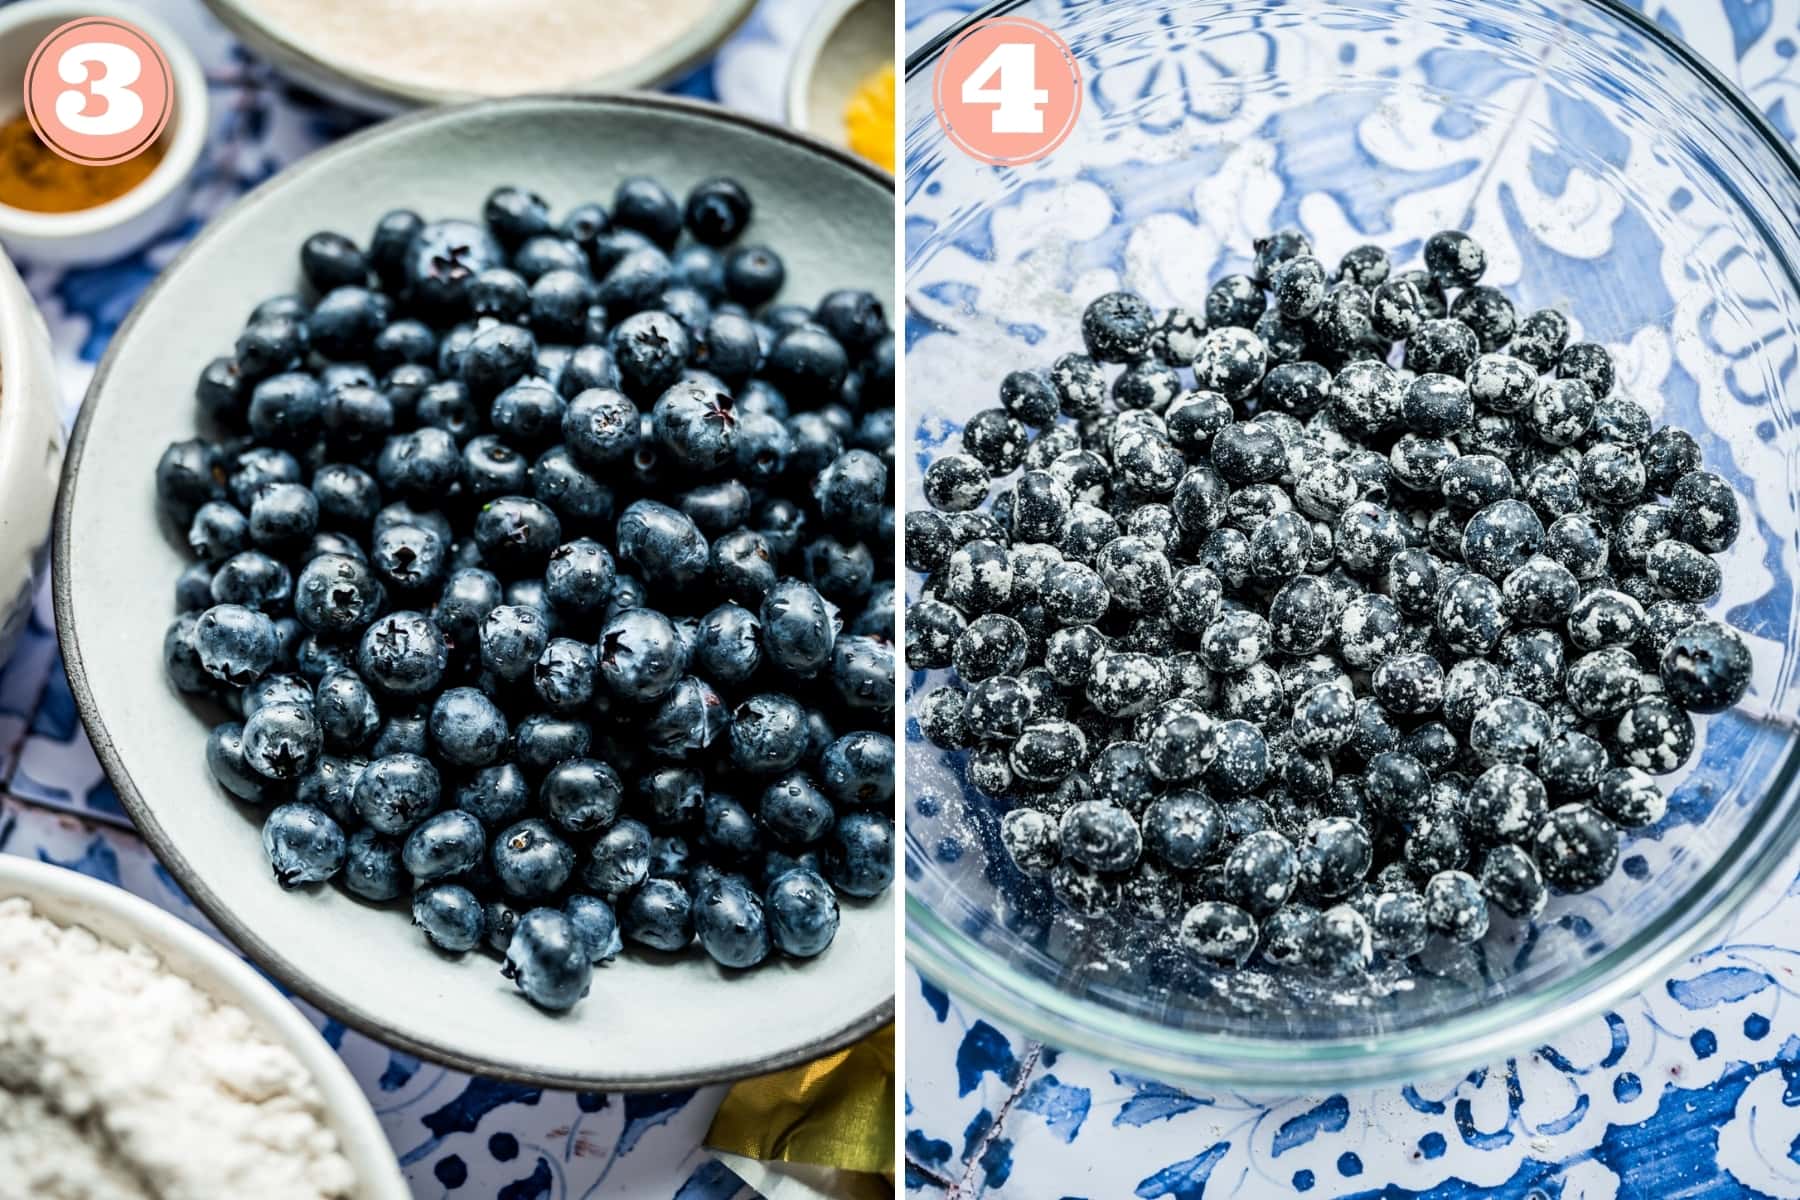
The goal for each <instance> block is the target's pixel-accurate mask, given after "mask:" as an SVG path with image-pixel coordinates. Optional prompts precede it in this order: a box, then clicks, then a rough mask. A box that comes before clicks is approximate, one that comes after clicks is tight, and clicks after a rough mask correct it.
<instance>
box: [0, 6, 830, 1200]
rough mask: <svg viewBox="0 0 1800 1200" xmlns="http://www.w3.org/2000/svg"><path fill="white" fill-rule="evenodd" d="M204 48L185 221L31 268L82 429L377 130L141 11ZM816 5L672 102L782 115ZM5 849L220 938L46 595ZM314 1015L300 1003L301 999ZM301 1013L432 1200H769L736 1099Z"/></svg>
mask: <svg viewBox="0 0 1800 1200" xmlns="http://www.w3.org/2000/svg"><path fill="white" fill-rule="evenodd" d="M145 3H146V4H147V5H148V6H149V7H151V8H153V9H155V10H156V11H157V13H158V15H159V16H161V17H163V18H164V20H166V21H167V22H168V23H169V24H170V25H171V26H172V27H173V28H174V29H175V30H176V32H177V33H178V34H180V35H181V36H182V38H183V39H184V40H186V41H187V43H188V44H189V45H190V46H191V47H192V48H193V49H194V50H195V52H196V53H197V54H198V55H199V56H200V59H201V62H202V64H203V65H204V67H205V69H206V75H207V81H208V85H209V89H210V93H211V101H212V110H213V118H214V126H213V129H212V131H211V136H210V138H209V140H208V144H207V148H206V152H205V155H204V157H203V159H202V162H201V166H200V168H199V171H198V174H197V177H196V180H195V186H194V190H193V195H192V201H191V204H190V205H189V210H188V212H187V213H186V214H184V215H183V216H182V217H181V218H180V219H179V220H178V221H177V222H176V223H175V225H174V226H173V227H172V228H170V229H168V230H165V231H163V233H162V234H161V235H159V236H158V237H157V238H155V239H153V240H152V241H151V242H150V243H149V244H148V245H146V246H145V247H143V248H142V249H140V250H138V251H136V252H135V253H133V254H131V255H129V256H127V257H125V258H123V259H120V260H118V261H116V262H111V263H105V264H101V265H98V266H92V267H84V268H79V269H74V270H56V269H52V268H48V267H41V266H35V265H34V264H32V263H30V262H21V263H19V268H20V271H21V273H22V274H23V275H24V277H25V280H26V283H27V285H28V286H29V287H30V289H31V291H32V294H33V296H34V297H35V299H36V300H37V302H38V305H39V307H40V309H41V310H42V311H43V313H44V317H45V320H46V321H47V322H48V324H49V327H50V332H51V338H52V341H53V343H54V345H55V347H56V351H57V355H58V358H59V373H60V378H61V382H62V385H63V386H62V397H63V401H64V418H65V420H66V421H71V422H72V421H73V419H74V414H75V409H76V406H77V405H78V404H79V402H80V398H81V396H82V394H83V392H84V391H85V389H86V387H87V382H88V378H89V376H90V374H91V373H92V370H93V366H94V364H95V363H96V362H97V361H98V360H99V358H100V356H101V354H102V353H104V351H105V349H106V344H107V341H108V339H109V338H110V337H111V336H112V333H113V332H114V330H116V329H117V328H118V326H119V323H120V322H121V321H122V320H123V319H124V317H125V315H126V313H128V312H129V311H130V309H131V306H132V305H133V304H134V303H135V302H136V300H137V298H138V296H139V294H140V293H141V292H142V291H143V289H144V288H145V287H146V286H147V285H148V284H149V283H150V281H151V280H152V279H153V278H154V277H155V275H156V273H157V272H158V271H159V270H160V269H161V268H162V266H163V265H164V264H166V263H167V262H168V261H169V260H170V259H171V258H173V257H174V255H175V254H176V253H177V252H179V250H180V249H181V247H182V246H183V245H184V244H186V242H187V241H188V240H189V239H190V238H192V237H193V235H194V234H195V232H197V231H198V229H199V228H200V226H201V225H202V224H203V223H204V222H205V221H206V219H207V218H208V217H210V216H211V215H212V214H214V213H216V212H217V211H219V210H220V209H221V208H223V207H224V206H225V205H227V204H229V203H230V202H231V201H232V200H234V199H236V198H237V197H238V196H239V195H241V194H243V193H244V192H245V191H247V190H248V189H250V188H252V187H254V186H256V185H257V184H259V183H261V182H262V181H263V180H265V179H267V178H269V177H270V176H271V175H273V174H274V173H275V172H276V171H278V170H280V169H281V168H282V167H283V166H284V165H285V164H287V163H290V162H292V161H294V160H295V159H297V158H299V157H301V156H302V155H305V154H306V153H308V152H310V151H312V150H314V149H316V148H318V147H319V146H321V145H323V144H325V143H326V142H329V141H331V140H332V139H334V138H337V137H341V136H343V135H344V134H346V133H349V132H352V131H353V130H355V129H357V128H360V127H361V126H362V125H363V123H364V120H365V119H364V118H362V117H360V116H357V115H355V114H352V113H349V112H346V111H344V110H342V109H339V108H336V107H334V106H332V105H330V104H327V103H325V102H323V101H321V100H319V99H317V98H316V97H313V96H311V95H308V94H306V93H304V92H301V91H299V90H298V89H295V88H293V87H290V86H288V85H286V84H284V83H283V82H282V81H281V80H280V79H279V78H278V77H276V76H275V75H274V74H273V73H271V72H270V71H269V69H268V68H267V67H265V66H264V65H263V64H261V63H260V62H258V61H256V60H255V59H253V58H251V57H250V56H249V55H248V54H246V53H245V52H244V50H243V49H242V48H241V47H240V46H238V45H237V44H236V43H235V42H234V41H233V40H232V39H231V38H230V37H229V36H228V35H227V34H226V33H225V32H224V30H223V29H222V28H220V27H219V26H218V25H217V24H216V23H215V22H214V21H213V20H212V19H211V18H210V17H209V16H208V15H207V13H206V11H205V9H204V8H203V7H202V6H201V4H200V3H199V2H198V0H145ZM817 6H818V0H763V2H762V3H760V4H759V5H758V6H757V8H756V10H755V11H754V12H753V13H752V15H751V16H750V18H749V20H748V21H746V22H745V24H744V25H743V27H742V28H740V29H739V30H738V32H737V33H736V34H735V35H734V36H733V38H732V39H731V40H730V41H729V42H728V43H726V44H725V45H724V46H723V47H721V49H720V51H719V53H718V55H717V56H716V57H715V58H714V59H713V60H711V61H710V62H707V63H705V64H703V65H702V66H701V67H699V68H698V69H696V70H695V71H694V72H693V73H692V74H690V75H689V76H687V77H686V78H684V79H681V80H678V81H676V82H675V83H674V84H673V85H672V90H674V91H677V92H680V93H682V94H685V95H692V96H698V97H700V98H702V99H709V100H718V101H721V102H723V103H726V104H728V105H731V106H732V107H734V108H739V109H743V110H745V111H749V112H754V113H756V114H757V115H760V116H765V117H769V118H773V119H777V120H779V119H781V117H782V115H783V108H782V96H783V94H784V83H785V79H786V64H787V62H788V60H789V59H790V58H791V56H792V53H793V50H794V47H795V44H796V43H797V41H798V39H799V37H800V35H801V32H802V31H803V29H804V27H805V24H806V19H807V17H808V16H809V15H810V14H811V13H812V12H813V11H814V10H815V9H816V8H817ZM0 782H4V784H5V791H6V793H7V794H6V795H0V852H8V853H16V854H26V855H30V856H33V857H36V858H38V859H40V860H42V861H44V862H52V863H57V864H59V865H62V866H65V867H68V868H70V869H72V870H77V871H81V872H82V873H84V874H87V875H91V876H94V877H95V878H99V879H104V880H106V881H108V882H110V883H114V884H117V885H119V886H121V887H125V888H127V889H129V890H131V891H133V892H135V893H136V894H138V895H140V896H143V897H145V898H146V899H149V900H151V901H152V902H154V903H156V904H158V905H160V906H161V907H163V908H165V909H168V910H169V911H171V912H174V913H176V914H177V915H179V916H182V917H184V918H186V919H187V920H189V921H192V922H193V923H194V924H195V925H197V926H200V927H201V928H203V929H206V930H207V931H208V932H209V933H214V934H215V936H216V930H213V929H212V928H211V926H210V925H209V924H208V922H207V921H206V918H205V917H204V916H203V915H201V914H200V913H199V911H198V910H196V909H195V908H194V907H193V906H192V904H191V903H190V902H189V901H188V899H187V898H186V897H185V896H184V895H182V893H181V891H180V889H179V888H178V887H177V886H176V885H175V883H174V881H173V879H171V878H170V876H169V875H168V873H167V872H166V871H165V870H164V869H163V868H162V866H161V865H160V864H159V863H158V862H157V861H156V859H155V858H154V857H153V856H152V855H151V854H150V852H149V851H148V850H147V849H146V848H145V847H144V845H143V843H142V842H140V841H139V840H138V839H137V837H136V836H135V835H134V834H133V833H132V832H131V826H130V822H129V821H128V820H127V819H126V817H125V815H124V813H123V811H122V810H121V809H120V807H119V803H118V799H117V797H116V796H115V795H114V794H113V791H112V788H111V786H110V785H109V784H108V783H107V781H106V776H105V774H104V773H103V772H102V771H101V769H100V765H99V763H98V762H97V761H96V759H95V758H94V754H93V751H92V750H91V749H90V748H89V745H88V741H87V735H86V733H85V732H84V731H83V729H82V727H81V722H80V720H79V719H78V718H77V716H76V713H75V705H74V700H73V697H72V696H71V695H70V692H69V685H68V680H67V679H66V677H65V676H64V674H63V671H62V666H61V662H60V660H59V658H58V657H57V653H56V642H55V634H54V626H53V621H52V616H51V608H50V602H49V593H48V588H47V587H46V588H44V589H41V590H40V593H39V595H38V597H37V603H36V605H35V607H34V611H33V613H32V617H31V621H30V624H29V626H28V628H27V630H26V633H25V635H24V636H23V638H22V639H21V641H20V644H19V647H18V649H17V650H16V651H15V652H14V654H13V655H12V657H11V658H10V659H9V660H8V661H7V662H6V663H5V664H4V665H3V666H0ZM297 1003H298V1002H297ZM300 1007H301V1009H302V1010H303V1011H305V1012H306V1013H307V1015H308V1016H309V1017H311V1018H312V1019H313V1021H314V1022H315V1024H317V1025H318V1026H319V1027H320V1031H321V1033H322V1034H323V1036H324V1037H325V1038H326V1039H327V1040H328V1041H329V1042H330V1043H331V1044H332V1045H333V1046H334V1047H335V1048H336V1049H337V1050H338V1052H339V1053H340V1054H341V1055H342V1056H343V1058H344V1060H345V1061H346V1062H347V1063H348V1064H349V1066H350V1068H351V1070H352V1072H353V1073H354V1074H355V1075H356V1077H357V1078H358V1079H359V1080H361V1081H362V1083H363V1086H364V1088H365V1090H366V1091H367V1093H368V1095H369V1098H370V1100H371V1101H372V1102H373V1104H374V1107H375V1111H376V1113H377V1115H378V1116H379V1117H380V1118H381V1121H382V1124H383V1125H384V1127H385V1128H386V1130H387V1133H388V1137H389V1138H390V1140H391V1141H392V1142H393V1144H394V1149H395V1152H396V1154H397V1155H398V1156H399V1158H400V1161H401V1163H402V1165H403V1167H404V1169H405V1171H406V1174H407V1177H408V1179H409V1180H410V1181H411V1183H412V1187H413V1193H414V1195H416V1196H421V1197H440V1196H441V1197H447V1198H454V1197H493V1198H494V1200H640V1198H645V1200H649V1198H656V1197H673V1198H675V1200H753V1198H754V1196H755V1195H756V1193H755V1192H754V1191H752V1190H751V1189H750V1188H749V1187H748V1186H746V1185H745V1184H744V1183H743V1181H742V1180H740V1179H739V1178H738V1177H737V1176H736V1175H734V1174H732V1173H731V1172H730V1171H729V1170H728V1169H726V1168H725V1167H724V1166H723V1165H722V1164H721V1163H719V1162H718V1161H717V1160H716V1159H715V1158H714V1157H713V1156H712V1155H711V1154H710V1153H709V1152H707V1151H706V1150H705V1149H704V1148H703V1146H702V1144H701V1143H702V1139H703V1138H704V1137H705V1134H706V1129H707V1126H708V1125H709V1124H710V1123H711V1121H712V1115H713V1112H714V1110H715V1109H716V1108H717V1107H718V1104H719V1101H720V1099H721V1098H722V1097H723V1095H724V1092H725V1089H723V1088H718V1087H714V1088H704V1089H700V1090H698V1091H680V1092H669V1093H658V1094H644V1095H625V1096H612V1095H600V1094H596V1093H573V1092H554V1091H544V1090H540V1089H537V1088H527V1087H521V1086H518V1085H514V1084H509V1083H503V1082H500V1081H497V1080H492V1079H484V1078H481V1077H478V1076H470V1075H465V1074H462V1073H460V1072H457V1071H452V1070H448V1069H446V1068H443V1067H439V1066H435V1065H433V1064H430V1063H425V1062H421V1061H420V1060H419V1059H417V1058H415V1057H413V1056H411V1055H408V1054H403V1053H400V1052H398V1051H395V1050H392V1049H390V1048H388V1047H386V1046H384V1045H382V1044H380V1043H378V1042H376V1041H374V1040H372V1039H370V1038H367V1037H364V1036H363V1035H361V1034H359V1033H356V1032H354V1031H352V1030H349V1029H346V1028H344V1027H343V1026H342V1025H340V1024H338V1023H337V1022H335V1021H331V1020H328V1019H327V1018H325V1017H324V1016H323V1014H320V1013H318V1012H316V1011H314V1010H313V1009H311V1008H310V1007H309V1006H307V1005H305V1004H303V1003H302V1004H300Z"/></svg>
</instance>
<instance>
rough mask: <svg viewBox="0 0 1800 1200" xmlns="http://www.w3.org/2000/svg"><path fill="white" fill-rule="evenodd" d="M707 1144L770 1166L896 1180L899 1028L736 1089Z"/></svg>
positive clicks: (887, 1028) (721, 1108) (885, 1029)
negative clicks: (822, 1169) (896, 1036)
mask: <svg viewBox="0 0 1800 1200" xmlns="http://www.w3.org/2000/svg"><path fill="white" fill-rule="evenodd" d="M706 1144H707V1145H708V1146H711V1147H712V1148H713V1149H715V1150H723V1151H725V1152H727V1153H729V1154H741V1155H743V1156H744V1157H745V1158H755V1159H761V1160H763V1161H765V1162H788V1163H810V1164H813V1165H815V1166H823V1167H836V1168H839V1169H840V1170H845V1171H856V1172H861V1173H863V1174H868V1175H882V1176H885V1177H886V1178H887V1179H888V1180H889V1181H891V1180H892V1179H893V1177H894V1027H893V1026H892V1025H891V1024H890V1025H887V1026H884V1027H883V1028H881V1029H878V1030H876V1031H875V1032H874V1033H872V1034H870V1035H869V1036H868V1037H866V1038H864V1039H863V1040H862V1041H860V1042H857V1043H856V1044H855V1045H852V1046H849V1047H847V1048H846V1049H843V1050H840V1051H838V1052H837V1053H836V1054H829V1055H826V1056H825V1057H824V1058H821V1059H817V1060H815V1061H813V1062H809V1063H806V1064H804V1065H803V1066H798V1067H792V1068H789V1069H788V1070H786V1071H777V1072H775V1073H774V1074H773V1075H761V1076H758V1077H756V1078H754V1079H746V1080H743V1081H742V1082H740V1083H738V1084H736V1085H734V1086H733V1087H732V1089H731V1091H730V1092H729V1093H728V1094H727V1095H726V1097H725V1102H724V1103H723V1104H721V1105H720V1106H719V1111H718V1114H717V1115H716V1116H714V1117H713V1123H712V1128H711V1129H710V1130H708V1131H707V1135H706Z"/></svg>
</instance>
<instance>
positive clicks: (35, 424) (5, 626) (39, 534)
mask: <svg viewBox="0 0 1800 1200" xmlns="http://www.w3.org/2000/svg"><path fill="white" fill-rule="evenodd" d="M62 456H63V429H62V404H61V401H60V399H59V393H58V386H57V379H56V356H55V354H54V352H53V351H52V350H51V348H50V331H49V330H48V329H47V328H46V327H45V326H44V317H43V314H42V313H40V312H38V309H37V305H36V304H34V303H32V299H31V293H29V292H27V291H26V290H25V283H24V281H23V280H21V279H20V278H19V273H18V272H17V271H16V270H14V269H13V265H12V260H10V259H9V258H7V257H6V254H5V253H4V252H3V251H0V662H4V661H5V660H6V658H7V656H8V655H10V654H11V653H12V650H13V646H14V645H15V644H16V643H17V642H18V639H19V634H20V633H21V632H22V631H23V630H24V628H25V623H26V621H27V620H29V619H30V617H31V603H32V597H33V596H34V595H35V593H36V592H37V584H38V580H39V578H40V577H41V576H42V575H43V571H44V565H45V560H46V558H47V557H48V556H47V553H46V552H47V551H48V549H49V546H50V514H51V511H52V509H53V507H54V506H55V503H56V481H57V477H58V475H59V474H61V471H62Z"/></svg>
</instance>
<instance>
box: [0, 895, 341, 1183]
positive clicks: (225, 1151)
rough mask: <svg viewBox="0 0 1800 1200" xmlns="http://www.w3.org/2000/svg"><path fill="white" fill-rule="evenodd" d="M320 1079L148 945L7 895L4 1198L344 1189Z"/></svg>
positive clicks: (1, 948) (2, 982)
mask: <svg viewBox="0 0 1800 1200" xmlns="http://www.w3.org/2000/svg"><path fill="white" fill-rule="evenodd" d="M354 1183H355V1179H354V1177H353V1175H352V1172H351V1168H350V1164H349V1162H348V1161H347V1160H346V1159H345V1158H344V1157H343V1155H342V1154H340V1153H339V1150H338V1143H337V1138H336V1136H335V1135H334V1134H333V1133H332V1132H331V1130H330V1129H329V1128H328V1127H327V1126H326V1124H325V1112H324V1102H323V1100H322V1099H321V1097H320V1095H319V1092H318V1089H317V1088H316V1086H315V1085H314V1083H313V1080H312V1077H311V1076H310V1075H309V1074H308V1073H307V1071H306V1068H305V1067H304V1066H302V1065H301V1063H300V1061H299V1060H298V1059H296V1058H295V1057H294V1056H293V1055H292V1054H291V1053H290V1052H288V1051H287V1050H286V1049H284V1048H282V1047H281V1046H278V1045H276V1044H275V1043H274V1042H272V1041H271V1040H270V1039H269V1038H268V1037H267V1036H266V1035H265V1034H264V1033H263V1032H262V1031H261V1030H260V1029H259V1028H257V1026H256V1024H255V1023H254V1021H253V1020H252V1019H251V1017H250V1016H249V1015H248V1014H247V1013H245V1012H244V1011H243V1010H242V1009H240V1008H237V1007H235V1006H232V1005H227V1004H223V1003H220V1002H219V1001H217V1000H215V999H213V998H212V997H211V996H209V995H207V994H206V993H205V992H203V991H201V990H200V989H199V988H197V987H195V986H194V985H193V984H192V983H189V982H188V981H187V980H186V979H183V978H181V977H180V976H178V975H176V974H174V973H173V972H171V971H170V970H168V969H167V968H166V967H164V966H163V965H162V963H161V962H160V961H159V960H158V959H157V958H156V956H155V955H153V954H151V953H150V952H149V951H148V950H146V949H144V948H143V947H141V946H140V947H132V948H130V949H123V948H120V947H118V946H114V945H112V944H111V943H108V942H103V941H101V940H99V939H98V938H96V937H95V936H94V935H93V934H91V933H89V932H88V931H87V930H85V929H80V928H64V927H63V926H60V925H57V924H55V923H54V922H52V921H49V920H46V919H44V918H43V917H39V916H37V915H36V914H35V913H33V911H32V908H31V905H30V903H29V902H28V901H25V900H23V899H12V900H0V1200H26V1198H29V1200H218V1198H220V1197H250V1198H254V1200H341V1198H343V1197H347V1196H348V1195H349V1194H350V1189H351V1188H352V1187H353V1186H354Z"/></svg>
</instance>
